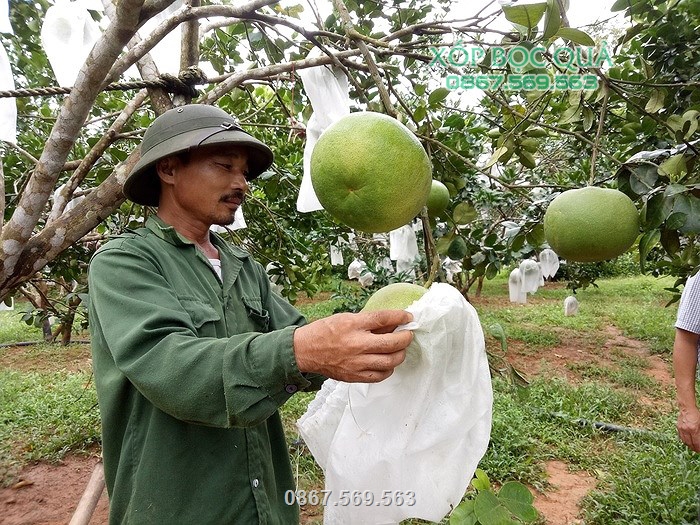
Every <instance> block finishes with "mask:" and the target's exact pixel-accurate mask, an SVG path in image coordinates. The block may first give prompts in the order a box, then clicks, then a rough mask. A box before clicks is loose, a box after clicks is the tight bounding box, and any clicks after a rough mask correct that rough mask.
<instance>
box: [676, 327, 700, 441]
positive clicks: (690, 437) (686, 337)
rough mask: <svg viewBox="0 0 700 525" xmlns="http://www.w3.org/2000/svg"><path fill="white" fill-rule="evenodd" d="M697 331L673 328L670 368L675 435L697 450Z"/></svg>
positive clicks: (699, 422) (699, 431) (699, 425)
mask: <svg viewBox="0 0 700 525" xmlns="http://www.w3.org/2000/svg"><path fill="white" fill-rule="evenodd" d="M699 338H700V334H696V333H693V332H688V331H687V330H683V329H681V328H676V338H675V342H674V345H673V369H674V373H675V377H676V399H677V401H678V408H679V413H678V422H677V428H678V435H679V436H680V438H681V440H682V441H683V443H685V444H686V445H688V447H690V448H691V449H692V450H694V451H695V452H700V410H698V407H697V404H696V402H695V373H696V368H697V360H698V339H699Z"/></svg>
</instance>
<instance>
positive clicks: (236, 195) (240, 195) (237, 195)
mask: <svg viewBox="0 0 700 525" xmlns="http://www.w3.org/2000/svg"><path fill="white" fill-rule="evenodd" d="M233 199H237V200H240V201H241V204H243V203H244V202H245V201H246V192H245V191H243V190H234V191H232V192H231V193H227V194H226V195H224V196H223V197H221V199H220V200H221V201H222V202H224V201H229V200H233Z"/></svg>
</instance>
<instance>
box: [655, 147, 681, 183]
mask: <svg viewBox="0 0 700 525" xmlns="http://www.w3.org/2000/svg"><path fill="white" fill-rule="evenodd" d="M686 173H688V167H687V166H686V163H685V155H684V154H683V153H679V154H678V155H673V156H672V157H669V158H667V159H666V160H665V161H663V162H662V163H661V164H660V165H659V174H660V175H667V176H668V177H669V178H670V179H671V181H673V182H676V181H678V180H679V179H680V178H681V177H682V176H683V175H685V174H686Z"/></svg>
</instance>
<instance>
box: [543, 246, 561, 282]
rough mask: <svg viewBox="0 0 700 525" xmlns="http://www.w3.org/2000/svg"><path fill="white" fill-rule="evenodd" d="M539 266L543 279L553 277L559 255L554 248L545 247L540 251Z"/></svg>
mask: <svg viewBox="0 0 700 525" xmlns="http://www.w3.org/2000/svg"><path fill="white" fill-rule="evenodd" d="M540 267H541V268H542V276H543V277H544V278H545V279H548V278H549V277H554V276H555V275H556V274H557V270H559V256H558V255H557V254H556V252H555V251H554V250H550V249H549V248H545V249H544V250H542V252H540Z"/></svg>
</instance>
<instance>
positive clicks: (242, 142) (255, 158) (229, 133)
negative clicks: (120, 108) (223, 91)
mask: <svg viewBox="0 0 700 525" xmlns="http://www.w3.org/2000/svg"><path fill="white" fill-rule="evenodd" d="M212 144H222V145H223V144H230V145H235V146H243V147H246V148H247V149H248V176H247V179H248V180H252V179H254V178H255V177H257V176H258V175H260V174H261V173H262V172H264V171H265V170H266V169H268V168H269V167H270V166H271V165H272V159H273V157H272V150H270V148H268V147H267V146H266V145H265V144H263V143H262V142H260V141H259V140H258V139H256V138H255V137H253V136H252V135H249V134H248V133H246V132H245V131H243V130H242V129H241V127H240V125H239V124H238V122H237V121H236V120H235V119H234V118H233V117H232V116H231V115H229V114H228V113H226V112H225V111H224V110H222V109H220V108H217V107H214V106H208V105H205V104H190V105H187V106H181V107H178V108H173V109H170V110H168V111H166V112H165V113H163V114H162V115H160V116H159V117H158V118H156V119H155V120H154V121H153V122H152V123H151V125H150V126H149V128H148V129H147V130H146V133H145V134H144V136H143V142H142V143H141V159H140V160H139V161H138V162H137V163H136V166H134V169H133V170H132V171H131V173H130V174H129V176H128V177H127V179H126V181H125V182H124V190H123V191H124V195H125V196H126V197H127V198H128V199H129V200H132V201H133V202H136V203H138V204H143V205H146V206H158V199H159V196H160V181H159V180H158V174H157V173H156V169H155V165H156V162H157V161H158V160H160V159H162V158H165V157H169V156H171V155H175V154H178V153H183V152H185V151H188V150H190V149H193V148H197V147H199V146H209V145H212Z"/></svg>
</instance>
